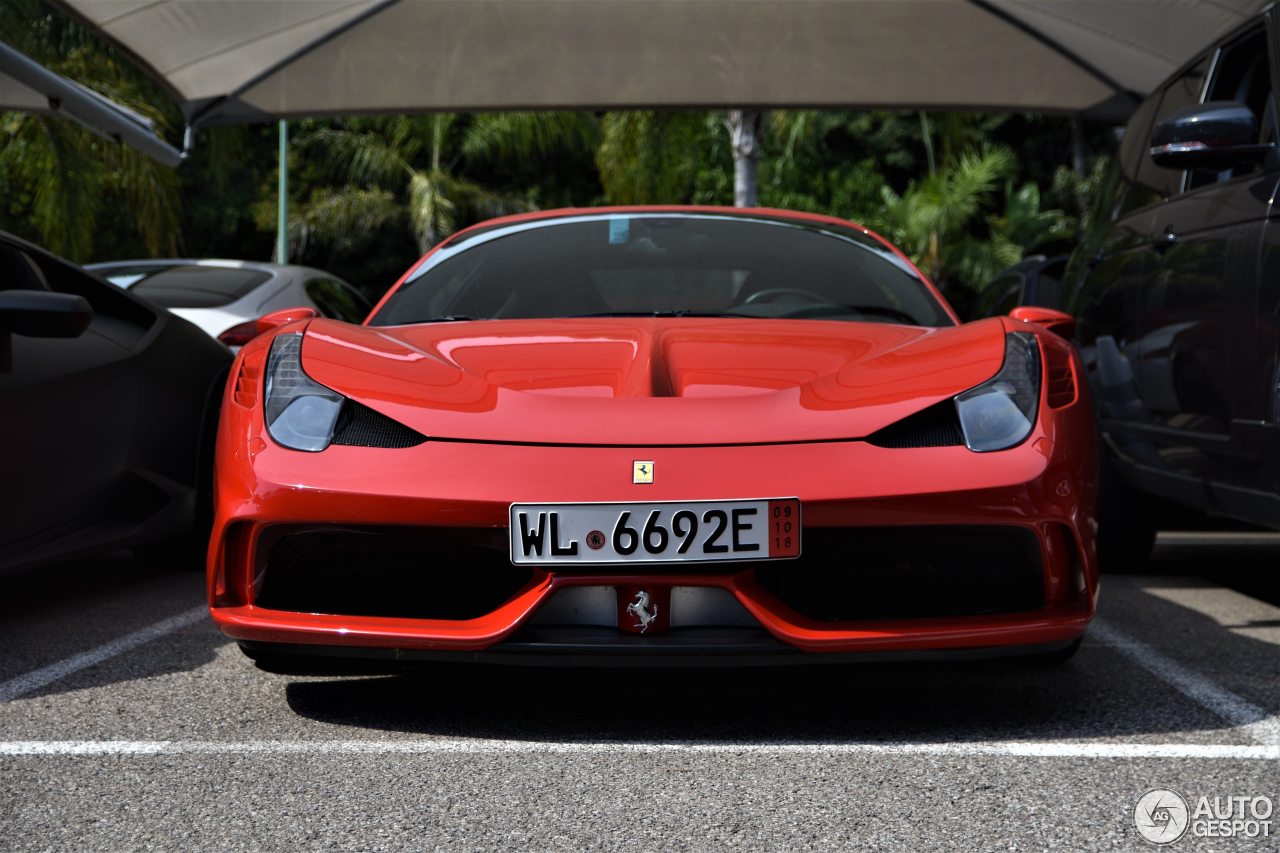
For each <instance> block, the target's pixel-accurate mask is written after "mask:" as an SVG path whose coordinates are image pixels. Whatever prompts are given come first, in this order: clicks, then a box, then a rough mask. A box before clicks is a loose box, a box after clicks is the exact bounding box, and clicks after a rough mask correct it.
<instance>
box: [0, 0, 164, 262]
mask: <svg viewBox="0 0 1280 853" xmlns="http://www.w3.org/2000/svg"><path fill="white" fill-rule="evenodd" d="M0 32H4V33H6V36H5V40H6V41H8V42H9V43H11V44H12V45H13V46H14V47H15V48H17V49H18V50H20V51H22V52H23V53H25V54H27V55H28V56H31V57H32V58H33V59H35V60H37V61H39V62H42V63H44V64H45V65H46V66H48V67H49V68H51V69H52V70H53V71H56V72H58V73H60V74H64V75H66V76H68V77H70V78H71V79H74V80H82V81H87V82H88V83H90V84H91V85H92V86H93V88H94V89H96V90H97V91H98V92H100V93H101V94H103V95H105V96H106V97H108V98H110V99H111V100H113V101H115V102H117V103H119V104H121V105H123V106H125V107H128V108H129V109H131V110H133V111H134V112H136V113H138V114H140V115H142V116H144V117H146V118H149V119H151V120H152V121H153V122H155V124H156V126H157V128H158V129H159V130H160V131H161V132H163V131H165V130H166V129H168V128H169V127H170V126H171V123H172V122H171V119H172V112H166V111H165V110H164V109H163V108H161V107H159V106H157V104H159V103H163V98H162V97H160V96H159V93H158V91H157V89H156V87H155V85H154V84H153V83H151V82H150V81H149V80H147V79H146V78H145V77H143V76H141V75H140V74H139V73H138V72H137V71H136V70H135V69H134V68H133V67H132V66H131V65H130V64H129V63H128V62H126V61H123V60H122V59H121V58H120V57H119V56H118V55H117V54H115V53H114V52H113V51H112V50H110V49H109V48H107V47H105V46H103V45H100V44H97V43H95V42H93V41H92V40H91V39H90V38H89V37H88V36H87V35H86V34H85V33H84V31H83V30H82V29H81V28H80V27H78V26H77V25H75V24H74V23H73V22H71V21H69V20H67V19H64V18H62V17H60V16H57V15H53V14H51V13H49V12H48V11H46V10H45V9H44V7H43V6H42V5H41V4H39V3H37V2H35V0H7V2H6V3H3V4H0ZM170 110H172V107H170ZM0 129H2V130H3V136H2V137H0V187H3V189H4V192H5V197H6V199H9V202H8V204H7V205H6V209H5V210H4V214H5V215H4V218H3V220H0V226H3V227H5V228H6V229H8V230H11V231H15V232H17V233H19V234H23V235H25V236H28V237H30V238H32V239H34V240H36V241H37V242H40V243H42V244H44V245H45V246H47V247H48V248H50V249H52V250H53V251H55V252H59V253H61V254H64V255H68V256H70V257H72V258H76V259H80V260H90V259H92V258H93V257H94V255H95V249H96V247H97V246H99V245H101V243H102V242H104V241H103V239H102V238H103V237H104V236H105V235H110V236H111V237H114V238H116V239H120V237H122V236H123V237H124V239H126V240H133V241H140V242H141V244H142V246H143V247H145V249H146V251H148V252H150V253H153V254H160V253H166V252H167V253H172V252H174V251H176V246H177V241H178V235H179V230H180V210H181V195H180V190H179V180H178V176H177V174H176V173H175V172H174V171H173V170H172V169H170V168H167V167H165V166H162V165H160V164H159V163H156V162H155V161H154V160H151V159H150V158H148V157H145V156H144V155H142V154H139V153H137V152H135V151H134V150H133V149H131V148H128V147H125V146H122V145H120V144H118V143H115V142H111V141H108V140H105V139H102V138H100V137H98V136H96V135H94V134H92V133H90V132H89V131H87V130H85V129H84V128H82V127H80V126H78V125H75V124H72V123H71V122H70V121H68V120H67V119H64V118H61V117H58V116H43V115H31V114H25V113H6V114H4V115H3V116H0ZM114 210H125V211H128V212H129V213H130V214H131V215H130V216H129V217H127V218H125V217H111V218H104V216H103V214H104V212H105V211H114ZM128 226H132V228H131V230H132V234H130V235H122V234H120V232H119V230H118V229H120V228H122V227H128Z"/></svg>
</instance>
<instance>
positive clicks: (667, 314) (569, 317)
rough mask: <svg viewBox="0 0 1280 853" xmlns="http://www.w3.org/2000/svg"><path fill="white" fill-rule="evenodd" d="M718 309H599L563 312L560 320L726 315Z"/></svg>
mask: <svg viewBox="0 0 1280 853" xmlns="http://www.w3.org/2000/svg"><path fill="white" fill-rule="evenodd" d="M727 316H729V315H728V314H724V313H722V312H719V311H714V312H713V311H706V312H703V311H601V312H599V313H596V314H565V315H563V316H562V317H561V318H560V319H562V320H585V319H587V318H589V317H727Z"/></svg>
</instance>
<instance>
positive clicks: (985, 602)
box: [756, 527, 1044, 622]
mask: <svg viewBox="0 0 1280 853" xmlns="http://www.w3.org/2000/svg"><path fill="white" fill-rule="evenodd" d="M756 578H757V579H758V580H759V581H760V583H761V584H763V585H764V587H765V588H766V589H768V590H769V592H771V593H773V595H775V596H776V597H777V598H779V599H780V600H781V601H783V602H784V603H785V604H787V605H788V606H789V607H791V608H792V609H793V610H795V611H796V612H798V613H800V614H802V615H804V616H807V617H808V618H810V619H816V620H820V621H824V622H825V621H830V622H854V621H860V620H875V619H926V618H941V617H951V616H976V615H982V614H991V613H1020V612H1024V611H1029V610H1038V609H1040V608H1042V607H1043V606H1044V578H1043V569H1042V565H1041V560H1040V547H1039V544H1038V541H1037V539H1036V537H1035V534H1034V533H1032V532H1031V531H1030V530H1026V529H1024V528H1021V527H899V528H862V529H859V528H843V529H832V528H812V529H811V528H805V530H804V553H803V555H802V556H801V557H800V559H798V560H791V561H785V562H777V563H771V564H769V565H767V566H764V567H762V568H759V569H757V570H756Z"/></svg>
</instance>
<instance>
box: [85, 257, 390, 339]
mask: <svg viewBox="0 0 1280 853" xmlns="http://www.w3.org/2000/svg"><path fill="white" fill-rule="evenodd" d="M85 269H88V270H92V271H93V272H95V273H97V274H98V275H100V276H102V277H103V278H105V279H106V280H107V281H109V282H111V283H112V284H115V285H117V286H119V287H123V288H127V289H128V290H129V291H131V292H132V293H133V294H134V295H136V296H141V297H142V298H144V299H147V300H148V301H150V302H153V303H155V304H156V305H162V306H164V307H165V308H168V309H169V310H170V311H172V312H173V313H174V314H177V315H178V316H180V317H183V318H185V319H187V320H190V321H191V322H192V323H194V324H196V325H197V326H199V327H200V328H201V329H203V330H204V331H206V332H208V333H209V334H210V335H211V336H212V337H214V338H217V339H218V340H219V341H221V342H222V343H224V344H226V345H227V346H228V347H231V348H232V349H233V350H234V349H238V348H239V347H241V346H243V345H244V344H247V343H248V342H249V341H251V340H253V339H254V338H255V337H257V334H258V328H257V319H258V318H259V317H261V316H262V315H263V314H269V313H271V312H272V311H278V310H280V309H281V308H294V307H297V306H307V307H310V308H315V309H316V310H317V311H319V312H320V314H321V315H323V316H325V317H335V318H337V319H339V320H345V321H346V322H348V323H359V322H361V321H362V320H364V318H365V317H366V316H368V314H369V312H370V311H371V310H372V306H371V305H370V304H369V301H368V300H367V299H365V297H364V296H363V295H361V294H360V292H359V291H357V290H356V289H355V288H354V287H352V286H351V285H349V284H347V283H346V282H345V281H343V280H342V279H340V278H337V277H336V276H333V275H330V274H329V273H327V272H324V271H322V270H317V269H312V268H311V267H300V266H292V265H285V266H282V265H280V264H270V263H259V262H257V261H226V260H190V259H181V258H163V259H157V260H137V261H109V262H106V263H100V264H87V265H86V266H85Z"/></svg>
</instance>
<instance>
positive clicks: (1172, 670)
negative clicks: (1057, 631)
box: [1088, 619, 1280, 747]
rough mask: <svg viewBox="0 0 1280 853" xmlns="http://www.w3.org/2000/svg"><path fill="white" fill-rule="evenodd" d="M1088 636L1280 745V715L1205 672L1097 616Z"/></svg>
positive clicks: (1248, 731) (1258, 737)
mask: <svg viewBox="0 0 1280 853" xmlns="http://www.w3.org/2000/svg"><path fill="white" fill-rule="evenodd" d="M1088 636H1090V637H1092V638H1093V639H1095V640H1101V641H1102V642H1103V643H1104V644H1105V645H1107V646H1109V647H1111V648H1113V649H1115V650H1116V651H1118V652H1120V653H1121V654H1122V655H1124V656H1125V657H1127V658H1129V659H1130V660H1132V661H1133V662H1134V663H1136V664H1137V665H1138V666H1140V667H1142V668H1143V669H1145V670H1147V672H1150V673H1151V674H1152V675H1154V676H1156V677H1157V678H1159V679H1160V680H1161V681H1163V682H1165V683H1166V684H1168V685H1169V686H1170V687H1173V688H1174V689H1175V690H1177V691H1178V692H1179V693H1181V694H1182V695H1183V696H1186V697H1187V698H1188V699H1191V700H1192V701H1193V702H1195V703H1196V704H1198V705H1200V706H1202V707H1204V708H1207V709H1208V710H1210V711H1212V712H1213V713H1214V714H1217V715H1218V716H1219V717H1221V718H1222V719H1224V720H1226V721H1227V722H1228V723H1231V725H1232V726H1234V727H1236V728H1238V729H1240V730H1242V731H1243V732H1245V733H1246V734H1247V735H1248V736H1249V737H1251V738H1253V739H1254V740H1255V741H1257V742H1258V743H1260V744H1263V745H1265V746H1268V747H1280V716H1276V715H1268V714H1267V712H1266V711H1265V710H1264V709H1262V708H1260V707H1258V706H1257V705H1254V704H1253V703H1252V702H1248V701H1246V700H1245V699H1242V698H1240V697H1239V696H1237V695H1236V694H1234V693H1232V692H1231V691H1230V690H1227V689H1226V688H1223V687H1219V686H1218V685H1217V684H1214V683H1213V682H1212V681H1210V680H1209V679H1207V678H1205V677H1204V676H1202V675H1198V674H1196V673H1194V672H1192V671H1191V670H1189V669H1187V668H1186V667H1184V666H1183V665H1182V664H1180V663H1178V662H1177V661H1175V660H1174V659H1173V658H1171V657H1168V656H1167V655H1165V654H1163V653H1161V652H1158V651H1156V650H1155V649H1154V648H1152V647H1151V646H1148V645H1147V644H1146V643H1143V642H1140V641H1138V640H1135V639H1133V638H1132V637H1130V636H1129V635H1128V634H1126V633H1124V632H1123V631H1121V630H1119V629H1118V628H1114V627H1112V626H1111V625H1110V624H1108V623H1106V622H1104V621H1102V620H1101V619H1094V620H1093V624H1091V625H1090V626H1089V634H1088Z"/></svg>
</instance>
